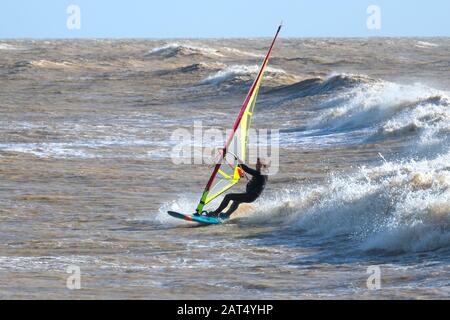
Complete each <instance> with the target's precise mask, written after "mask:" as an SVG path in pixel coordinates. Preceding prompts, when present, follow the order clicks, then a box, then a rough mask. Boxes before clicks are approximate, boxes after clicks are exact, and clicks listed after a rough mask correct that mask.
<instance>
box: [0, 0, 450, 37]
mask: <svg viewBox="0 0 450 320" xmlns="http://www.w3.org/2000/svg"><path fill="white" fill-rule="evenodd" d="M73 5H75V8H76V10H75V11H74V10H73V8H74V6H73ZM373 6H375V9H376V10H375V11H373V8H374V7H373ZM68 9H69V10H68ZM368 9H369V11H368ZM368 12H369V13H368ZM449 16H450V1H449V0H427V1H421V0H340V1H336V0H313V1H312V0H272V1H269V0H225V1H222V0H189V1H187V0H158V1H153V0H127V1H123V0H114V1H112V0H70V1H66V0H39V1H36V0H3V1H2V3H1V4H0V38H1V39H7V38H222V37H266V36H272V35H273V33H274V31H275V30H276V27H277V26H278V24H279V23H280V21H283V23H284V29H283V33H282V36H283V37H371V36H450V18H449ZM368 20H369V23H368Z"/></svg>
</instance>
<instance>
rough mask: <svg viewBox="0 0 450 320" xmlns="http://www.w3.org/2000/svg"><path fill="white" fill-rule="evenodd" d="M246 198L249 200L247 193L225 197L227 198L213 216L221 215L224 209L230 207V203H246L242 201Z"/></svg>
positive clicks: (230, 194)
mask: <svg viewBox="0 0 450 320" xmlns="http://www.w3.org/2000/svg"><path fill="white" fill-rule="evenodd" d="M246 198H247V194H246V193H229V194H227V195H226V196H225V198H223V200H222V203H221V204H220V206H219V207H218V208H217V209H216V210H215V211H213V212H211V214H213V215H217V214H219V213H221V212H222V211H223V209H225V208H226V207H227V206H228V204H229V203H230V201H234V202H245V201H241V200H245V199H246ZM235 210H236V209H235Z"/></svg>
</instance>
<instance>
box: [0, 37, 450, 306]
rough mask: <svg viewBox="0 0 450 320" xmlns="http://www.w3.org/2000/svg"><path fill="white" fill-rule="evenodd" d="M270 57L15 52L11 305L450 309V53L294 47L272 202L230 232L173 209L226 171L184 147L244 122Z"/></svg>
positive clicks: (280, 67) (262, 117) (142, 44)
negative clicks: (178, 148) (242, 302)
mask: <svg viewBox="0 0 450 320" xmlns="http://www.w3.org/2000/svg"><path fill="white" fill-rule="evenodd" d="M268 42H269V40H268V39H241V40H239V39H237V40H223V39H221V40H195V39H191V40H188V39H186V40H177V41H172V40H167V41H150V40H148V41H147V40H126V41H125V40H124V41H119V40H83V41H81V40H77V41H62V40H61V41H44V40H41V41H31V40H16V41H13V40H11V41H1V42H0V181H1V184H0V240H1V241H0V298H3V299H14V298H19V299H37V298H44V299H59V298H75V299H80V298H87V299H95V298H97V299H106V298H113V299H122V298H126V299H131V298H136V299H175V298H194V299H204V298H212V299H223V298H238V299H245V298H252V299H253V298H276V299H280V298H284V299H299V298H313V299H322V298H343V299H347V298H348V299H355V298H444V299H445V298H448V297H449V293H450V289H449V288H450V284H449V281H448V279H449V274H450V267H449V261H450V259H449V258H450V205H449V203H450V167H449V165H448V164H449V163H450V162H449V160H450V153H449V133H450V110H449V109H450V107H449V105H450V100H449V90H450V80H449V79H450V77H449V66H450V58H449V57H450V39H448V38H439V39H437V38H436V39H372V40H367V39H346V40H344V39H304V40H302V39H281V41H280V42H279V43H278V44H277V46H276V48H275V51H274V54H273V59H272V60H271V62H270V69H269V70H268V73H267V76H266V79H265V82H264V85H263V90H262V93H261V95H260V98H259V101H258V106H257V112H256V116H255V119H254V122H253V124H254V126H255V127H256V128H268V129H279V130H280V152H279V153H280V159H279V162H280V166H279V171H278V172H277V174H276V175H273V176H271V177H270V180H269V185H268V188H267V190H266V192H265V193H264V195H263V197H262V198H261V199H259V200H258V201H257V202H256V203H255V204H254V205H253V206H252V207H250V208H247V210H246V212H245V213H242V214H241V215H240V216H239V217H237V218H235V219H232V220H231V221H230V222H229V223H225V224H223V225H219V226H211V227H198V226H196V225H194V224H189V223H187V222H184V221H179V220H175V219H173V218H171V217H169V216H168V215H167V214H166V211H167V210H169V209H172V210H187V211H192V210H193V209H194V208H195V205H196V202H197V201H198V198H199V196H200V193H201V191H202V189H203V187H204V184H205V183H206V180H207V178H208V176H209V174H210V168H209V167H208V166H207V165H197V164H195V165H194V164H184V165H175V164H174V163H173V161H172V157H171V154H172V150H173V147H174V145H175V143H176V142H174V141H173V140H171V136H172V133H173V132H174V131H175V130H177V129H180V128H182V129H187V130H189V131H190V132H193V127H194V122H197V123H198V122H199V121H201V123H202V124H203V125H204V126H205V127H206V128H212V127H214V128H220V129H226V128H228V127H230V126H231V123H232V121H233V119H234V117H235V114H236V113H237V112H238V109H239V107H240V105H241V103H242V100H243V98H244V96H245V93H246V90H247V89H248V87H249V85H250V84H251V81H252V79H253V78H254V76H255V73H256V71H257V68H258V67H257V66H258V65H259V64H260V62H261V56H262V55H264V53H265V49H266V47H267V46H268ZM380 154H381V156H380ZM243 187H244V185H241V186H239V187H238V188H237V189H240V188H241V189H242V188H243ZM69 266H78V267H79V268H80V271H81V289H80V290H69V289H68V288H67V287H66V280H67V277H68V276H69V274H68V273H67V272H66V271H67V268H68V267H69ZM368 266H378V267H380V270H381V285H382V287H381V289H380V290H375V291H372V290H368V288H367V285H366V281H367V279H368V277H369V275H370V274H367V267H368Z"/></svg>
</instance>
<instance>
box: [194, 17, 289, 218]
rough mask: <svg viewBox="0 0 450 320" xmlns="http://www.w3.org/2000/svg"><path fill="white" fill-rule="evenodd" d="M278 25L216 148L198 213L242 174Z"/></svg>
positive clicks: (237, 180)
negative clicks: (216, 157)
mask: <svg viewBox="0 0 450 320" xmlns="http://www.w3.org/2000/svg"><path fill="white" fill-rule="evenodd" d="M281 27H282V26H281V25H280V26H279V27H278V30H277V32H276V34H275V37H274V38H273V41H272V44H271V46H270V48H269V51H268V52H267V55H266V57H265V58H264V61H263V64H262V66H261V68H260V70H259V72H258V75H257V77H256V79H255V80H254V82H253V84H252V86H251V88H250V90H249V92H248V94H247V96H246V98H245V100H244V103H243V104H242V107H241V109H240V111H239V114H238V116H237V118H236V120H235V122H234V125H233V128H232V131H231V133H230V135H229V137H228V139H227V141H226V143H225V146H224V147H223V148H222V149H221V150H220V156H219V161H218V162H217V163H216V165H215V166H214V170H213V172H212V174H211V176H210V178H209V180H208V183H207V184H206V187H205V189H204V191H203V194H202V196H201V198H200V202H199V204H198V206H197V209H196V212H197V213H198V214H201V213H202V211H203V207H204V206H205V205H206V204H208V203H209V202H211V201H212V200H214V199H215V198H217V197H218V196H220V195H221V194H223V193H224V192H226V191H227V190H229V189H230V188H232V187H233V186H234V185H235V184H236V183H238V182H239V180H240V179H241V178H242V177H243V176H244V172H243V170H242V169H241V168H240V167H239V166H238V159H240V160H241V161H243V162H246V161H247V160H248V150H247V149H248V133H249V129H250V124H251V120H252V117H253V111H254V109H255V105H256V99H257V97H258V93H259V88H260V87H261V83H262V79H263V75H264V71H265V69H266V67H267V64H268V62H269V57H270V54H271V53H272V50H273V47H274V46H275V42H276V40H277V38H278V34H279V33H280V30H281Z"/></svg>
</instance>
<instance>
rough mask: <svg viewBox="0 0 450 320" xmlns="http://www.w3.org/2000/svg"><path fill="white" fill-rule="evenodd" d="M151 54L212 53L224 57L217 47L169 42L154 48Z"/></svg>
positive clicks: (211, 54)
mask: <svg viewBox="0 0 450 320" xmlns="http://www.w3.org/2000/svg"><path fill="white" fill-rule="evenodd" d="M150 54H151V55H161V56H167V57H172V56H176V55H178V54H181V55H189V54H203V55H210V56H216V57H223V55H222V54H221V53H220V52H219V51H218V50H216V49H213V48H210V47H206V46H198V45H192V44H186V43H178V42H173V43H168V44H166V45H164V46H162V47H157V48H154V49H152V50H151V51H150Z"/></svg>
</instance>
